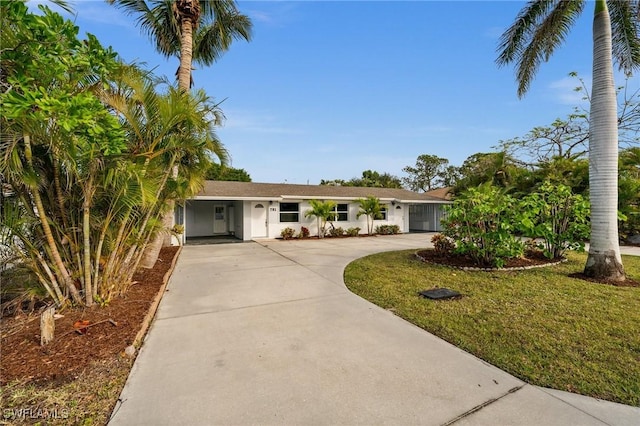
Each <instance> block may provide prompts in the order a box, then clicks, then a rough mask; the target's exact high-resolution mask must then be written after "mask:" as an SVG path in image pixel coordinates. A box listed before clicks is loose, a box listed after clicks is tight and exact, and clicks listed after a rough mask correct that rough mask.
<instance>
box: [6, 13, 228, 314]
mask: <svg viewBox="0 0 640 426" xmlns="http://www.w3.org/2000/svg"><path fill="white" fill-rule="evenodd" d="M0 8H1V12H2V13H0V19H1V23H2V28H3V31H2V35H1V36H2V45H3V48H2V50H1V51H0V68H1V69H2V73H0V79H1V80H0V83H1V85H0V89H1V90H0V103H1V105H2V110H3V114H2V116H1V117H0V120H1V122H0V124H1V126H0V128H1V132H2V133H1V136H2V139H1V140H2V143H0V174H1V175H2V178H3V184H5V185H6V186H5V187H4V188H3V190H6V188H10V190H11V192H12V193H13V196H12V197H10V198H8V199H7V200H5V201H6V202H5V205H4V206H3V209H2V214H3V218H2V222H1V224H0V234H2V240H3V241H2V243H3V244H5V245H6V246H8V247H9V250H11V251H12V252H13V254H14V255H15V256H16V257H17V262H20V264H21V265H23V266H24V267H26V268H28V269H29V270H30V271H31V272H32V274H33V276H34V277H36V279H37V281H38V283H39V285H40V286H41V289H42V290H44V292H46V294H47V295H48V297H49V298H50V299H51V300H53V301H54V302H55V303H56V304H58V305H64V304H66V303H68V302H69V301H70V299H71V301H72V302H74V303H76V304H86V305H91V304H93V303H94V302H95V301H96V300H97V301H100V303H108V301H109V300H110V299H111V298H112V297H114V296H116V295H119V294H122V293H124V292H126V290H127V289H128V288H129V286H130V283H131V278H132V276H133V274H134V272H135V271H136V269H137V268H138V265H139V264H140V259H141V257H142V253H143V251H144V249H145V247H146V246H147V244H148V243H149V241H150V240H151V238H152V237H153V236H154V235H155V234H156V232H157V230H158V228H159V226H160V225H159V220H158V218H159V217H160V216H161V215H162V213H163V209H165V205H166V202H167V201H168V200H175V199H180V198H185V197H189V196H191V195H192V194H193V193H194V192H196V191H197V190H198V189H199V183H200V182H201V180H202V174H203V172H204V170H206V168H207V167H208V165H209V163H210V161H211V160H210V159H211V157H212V156H213V155H215V156H217V157H218V158H219V159H220V161H221V162H224V161H226V151H225V150H224V147H222V145H221V144H220V143H219V140H218V139H217V138H216V136H215V133H214V132H213V128H214V126H215V125H217V124H219V119H220V116H221V112H220V111H219V109H217V106H216V105H214V104H212V102H211V100H210V99H209V98H208V97H207V96H206V95H205V94H204V93H203V92H201V91H197V92H194V93H185V92H183V91H180V90H177V89H175V88H172V87H170V88H168V90H166V91H165V92H163V93H159V92H158V89H157V85H158V82H157V81H156V80H155V79H154V77H153V76H152V75H151V74H150V73H148V72H146V71H143V70H141V69H138V68H136V67H133V66H125V65H123V64H121V63H119V62H118V61H117V60H116V54H115V52H113V51H112V50H111V49H110V48H103V47H102V46H101V45H100V43H99V42H98V40H97V39H96V38H95V37H93V36H91V35H88V36H87V39H86V40H79V39H78V28H77V27H76V26H75V25H73V23H71V22H70V21H67V20H64V19H63V18H62V17H61V16H60V15H58V14H55V13H53V12H51V11H50V10H49V9H47V8H42V14H41V15H36V14H31V13H29V12H28V10H27V8H26V6H25V5H24V3H23V2H19V1H16V2H2V3H0ZM174 169H177V171H178V173H177V176H176V175H174Z"/></svg>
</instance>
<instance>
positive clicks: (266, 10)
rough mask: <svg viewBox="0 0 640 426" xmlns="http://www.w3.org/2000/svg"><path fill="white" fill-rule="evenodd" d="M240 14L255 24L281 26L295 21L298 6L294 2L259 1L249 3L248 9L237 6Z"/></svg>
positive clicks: (242, 5) (241, 5)
mask: <svg viewBox="0 0 640 426" xmlns="http://www.w3.org/2000/svg"><path fill="white" fill-rule="evenodd" d="M239 9H240V11H241V12H242V13H244V14H246V15H249V17H250V18H251V20H252V21H253V22H255V23H262V24H266V25H269V26H276V27H277V26H283V25H285V24H287V23H289V22H292V21H293V20H295V19H296V11H297V9H298V5H297V4H296V2H289V1H286V2H281V1H259V2H251V7H250V8H245V7H244V4H242V3H240V4H239Z"/></svg>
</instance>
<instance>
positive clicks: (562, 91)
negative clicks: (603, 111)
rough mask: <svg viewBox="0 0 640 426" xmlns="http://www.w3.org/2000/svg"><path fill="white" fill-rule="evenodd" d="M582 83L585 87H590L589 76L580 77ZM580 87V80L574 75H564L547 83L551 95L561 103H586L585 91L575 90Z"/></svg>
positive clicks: (574, 104)
mask: <svg viewBox="0 0 640 426" xmlns="http://www.w3.org/2000/svg"><path fill="white" fill-rule="evenodd" d="M582 80H583V81H584V84H585V85H586V87H587V88H589V87H591V78H590V77H588V78H585V77H582ZM578 87H580V81H578V79H576V78H575V77H564V78H561V79H560V80H556V81H552V82H551V83H550V84H549V89H551V93H552V96H553V97H554V98H555V100H556V102H558V103H560V104H563V105H571V106H578V105H581V104H585V103H587V101H586V100H585V99H583V98H584V96H585V93H584V91H581V90H576V89H577V88H578Z"/></svg>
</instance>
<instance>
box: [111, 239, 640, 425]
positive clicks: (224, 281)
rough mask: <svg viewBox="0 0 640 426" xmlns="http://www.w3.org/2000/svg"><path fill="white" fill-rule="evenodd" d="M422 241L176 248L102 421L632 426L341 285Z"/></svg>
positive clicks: (621, 412) (623, 409) (628, 416)
mask: <svg viewBox="0 0 640 426" xmlns="http://www.w3.org/2000/svg"><path fill="white" fill-rule="evenodd" d="M431 235H432V234H405V235H398V236H385V237H369V238H345V239H326V240H304V241H275V240H263V241H260V242H250V243H243V244H229V245H209V246H187V247H184V249H183V251H182V254H181V256H180V259H179V260H178V263H177V266H176V269H175V271H174V273H173V276H172V278H171V281H170V282H169V285H168V287H167V293H166V294H165V295H164V298H163V300H162V302H161V304H160V308H159V310H158V313H157V316H156V319H155V321H154V323H153V325H152V327H151V330H150V332H149V333H148V335H147V338H146V340H145V342H144V345H143V346H142V348H141V351H140V354H139V355H138V358H137V359H136V362H135V364H134V366H133V369H132V371H131V374H130V376H129V379H128V380H127V383H126V385H125V388H124V390H123V392H122V395H121V398H120V401H119V403H118V405H117V406H116V408H115V409H114V412H113V415H112V419H111V421H110V425H114V426H115V425H253V424H256V425H269V424H274V425H276V424H286V425H306V424H309V425H340V424H344V425H370V424H391V425H410V424H421V425H448V424H456V425H458V424H460V425H462V424H474V425H475V424H486V425H497V424H500V425H506V424H518V425H526V424H531V425H541V424H549V425H551V424H557V425H568V424H580V425H605V424H619V425H623V424H630V425H631V424H637V423H634V422H635V421H637V419H639V418H640V409H638V408H634V407H628V406H624V405H620V404H613V403H609V402H603V401H598V400H595V399H591V398H585V397H577V396H575V395H571V394H565V393H564V392H558V391H550V390H547V389H541V388H538V387H535V386H530V385H527V384H526V383H524V382H522V381H520V380H518V379H517V378H515V377H513V376H511V375H509V374H507V373H506V372H504V371H502V370H499V369H497V368H495V367H493V366H491V365H489V364H487V363H485V362H484V361H482V360H479V359H478V358H475V357H474V356H472V355H470V354H468V353H466V352H464V351H462V350H460V349H458V348H456V347H454V346H452V345H450V344H448V343H446V342H444V341H443V340H440V339H438V338H437V337H435V336H433V335H431V334H429V333H427V332H425V331H423V330H421V329H419V328H417V327H415V326H413V325H412V324H410V323H408V322H406V321H404V320H402V319H401V318H398V317H396V316H395V315H393V314H392V313H391V312H388V311H386V310H384V309H381V308H379V307H377V306H375V305H373V304H371V303H369V302H367V301H365V300H363V299H361V298H360V297H358V296H355V295H354V294H352V293H351V292H349V291H348V290H347V288H346V287H345V285H344V281H343V271H344V267H345V266H346V265H347V264H348V263H349V262H351V261H352V260H354V259H356V258H359V257H362V256H365V255H367V254H371V253H376V252H381V251H390V250H402V249H411V248H423V247H427V246H429V245H430V243H429V240H430V238H431Z"/></svg>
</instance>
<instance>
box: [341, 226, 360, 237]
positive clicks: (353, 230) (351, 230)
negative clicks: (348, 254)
mask: <svg viewBox="0 0 640 426" xmlns="http://www.w3.org/2000/svg"><path fill="white" fill-rule="evenodd" d="M345 234H347V236H348V237H357V236H358V235H360V228H358V227H357V226H356V227H355V228H348V229H347V230H346V231H345Z"/></svg>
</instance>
